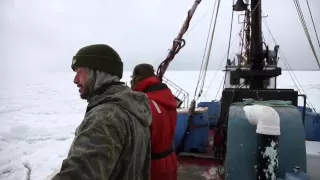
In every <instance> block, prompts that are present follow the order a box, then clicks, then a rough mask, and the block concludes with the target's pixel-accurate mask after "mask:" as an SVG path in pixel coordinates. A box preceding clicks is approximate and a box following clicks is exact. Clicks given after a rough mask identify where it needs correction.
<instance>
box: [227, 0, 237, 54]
mask: <svg viewBox="0 0 320 180" xmlns="http://www.w3.org/2000/svg"><path fill="white" fill-rule="evenodd" d="M234 2H235V0H233V1H232V5H233V4H234ZM233 15H234V11H232V14H231V22H230V33H229V44H228V57H227V59H229V56H230V54H229V53H230V43H231V35H232V28H233Z"/></svg>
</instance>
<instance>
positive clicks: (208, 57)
mask: <svg viewBox="0 0 320 180" xmlns="http://www.w3.org/2000/svg"><path fill="white" fill-rule="evenodd" d="M216 1H218V3H217V11H216V16H215V20H214V24H213V28H212V34H211V38H210V42H209V49H208V51H206V49H205V52H207V54H206V55H207V56H206V59H203V60H202V61H204V60H205V64H204V66H203V67H204V71H203V76H202V77H201V79H200V78H199V79H198V82H197V86H196V90H195V94H194V99H195V98H196V93H197V89H198V85H199V81H200V80H202V82H201V87H200V91H199V94H198V97H197V99H199V98H200V97H201V94H202V91H203V86H204V82H205V78H206V73H207V69H208V64H209V59H210V53H211V48H212V42H213V37H214V32H215V28H216V24H217V19H218V14H219V8H220V0H216ZM213 13H214V12H213ZM211 23H212V21H211ZM207 40H208V39H207ZM200 73H201V72H200Z"/></svg>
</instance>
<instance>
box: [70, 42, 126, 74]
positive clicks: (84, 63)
mask: <svg viewBox="0 0 320 180" xmlns="http://www.w3.org/2000/svg"><path fill="white" fill-rule="evenodd" d="M77 67H88V68H92V69H96V70H100V71H104V72H106V73H109V74H111V75H114V76H118V77H119V78H120V79H121V78H122V74H123V63H122V61H121V58H120V56H119V54H118V53H117V52H116V51H115V50H114V49H113V48H112V47H110V46H108V45H105V44H94V45H90V46H85V47H83V48H81V49H80V50H79V51H78V52H77V54H76V55H75V56H73V60H72V65H71V68H72V69H73V70H74V71H75V70H76V68H77Z"/></svg>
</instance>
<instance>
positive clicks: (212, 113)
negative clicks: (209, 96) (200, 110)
mask: <svg viewBox="0 0 320 180" xmlns="http://www.w3.org/2000/svg"><path fill="white" fill-rule="evenodd" d="M198 107H208V115H209V124H210V126H215V125H217V122H218V119H219V117H220V109H221V107H220V101H211V102H200V103H198Z"/></svg>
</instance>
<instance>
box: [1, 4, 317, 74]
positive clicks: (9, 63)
mask: <svg viewBox="0 0 320 180" xmlns="http://www.w3.org/2000/svg"><path fill="white" fill-rule="evenodd" d="M193 2H194V0H134V1H133V0H116V1H114V0H113V1H111V0H54V1H53V0H51V1H49V0H0V13H1V14H0V27H1V29H0V39H1V41H0V61H1V68H4V69H6V71H8V70H13V69H14V70H23V69H27V70H36V69H42V70H53V71H70V64H71V58H72V56H73V55H74V54H75V53H76V51H77V50H78V49H79V48H81V47H83V46H86V45H89V44H95V43H105V44H109V45H111V46H112V47H114V48H115V49H116V50H117V51H118V52H119V54H120V55H121V57H122V59H123V61H124V64H125V69H126V70H131V69H132V68H133V66H134V65H136V64H137V63H141V62H147V63H151V64H153V65H155V66H158V64H159V63H160V62H161V61H162V60H163V59H164V58H165V56H166V55H167V52H168V49H169V48H170V47H171V43H172V40H173V39H174V38H175V37H176V35H177V33H178V31H179V29H180V27H181V25H182V23H183V21H184V19H185V17H186V14H187V11H188V10H189V8H190V7H191V5H192V4H193ZM214 2H215V0H203V1H202V3H201V4H200V5H199V7H198V9H197V11H196V13H195V15H194V17H193V20H192V22H191V25H190V26H191V27H192V26H193V25H194V24H195V23H196V22H197V21H199V20H200V19H202V20H201V21H200V22H199V23H198V24H197V25H196V26H195V27H194V28H193V29H192V31H191V32H190V33H188V34H187V35H186V36H185V39H186V41H187V45H186V47H185V48H183V49H182V50H181V51H180V53H179V54H178V55H177V56H176V58H175V60H174V61H173V62H172V63H171V66H170V67H169V70H198V69H199V68H200V64H201V60H202V56H203V51H204V47H205V43H206V37H207V33H208V29H209V24H210V17H211V12H212V9H213V5H214ZM300 4H301V6H302V10H303V13H304V17H305V19H306V21H307V24H308V28H309V32H310V34H311V37H312V40H313V42H314V45H315V48H316V51H317V53H318V55H319V56H320V49H319V47H318V45H317V42H316V38H315V33H314V30H313V27H312V24H311V19H310V15H309V12H308V9H307V6H306V2H305V1H304V0H303V1H300ZM309 4H310V6H311V10H312V13H313V17H314V21H315V24H316V27H317V30H318V32H320V11H319V7H320V1H319V0H309ZM231 5H232V0H223V1H221V5H220V6H221V7H220V11H219V17H218V22H217V27H216V32H215V37H214V42H213V47H212V52H211V60H210V66H209V68H210V69H217V68H218V65H219V64H220V62H221V60H222V58H223V56H224V54H225V53H226V51H227V46H228V38H229V29H230V19H231V12H232V11H231ZM262 5H263V14H264V15H268V17H267V18H266V20H267V22H268V24H269V26H270V29H271V31H272V34H273V35H274V37H275V38H276V41H277V42H278V44H279V45H280V48H281V49H282V51H283V53H284V55H285V56H286V58H287V59H288V61H289V63H290V65H291V66H292V67H293V68H294V69H317V63H316V60H315V58H314V56H313V54H312V51H311V49H310V46H309V43H308V41H307V38H306V36H305V34H304V31H303V28H302V26H301V23H300V21H299V18H298V15H297V12H296V9H295V6H294V2H293V1H292V0H281V1H279V0H263V1H262ZM237 14H238V13H235V18H234V22H235V24H234V32H233V34H234V35H233V38H237V39H236V41H237V40H238V39H239V38H238V36H236V34H237V33H238V32H239V31H238V30H239V27H240V26H239V25H238V24H237V21H238V18H237ZM263 29H264V34H265V39H266V42H267V44H269V45H270V48H272V49H273V46H274V43H273V41H272V38H271V36H270V35H269V33H268V32H267V31H266V30H265V27H264V25H263ZM319 36H320V34H319ZM236 45H237V44H236ZM232 52H236V51H232Z"/></svg>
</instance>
